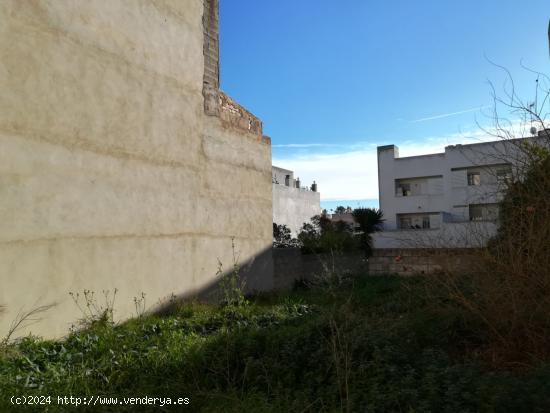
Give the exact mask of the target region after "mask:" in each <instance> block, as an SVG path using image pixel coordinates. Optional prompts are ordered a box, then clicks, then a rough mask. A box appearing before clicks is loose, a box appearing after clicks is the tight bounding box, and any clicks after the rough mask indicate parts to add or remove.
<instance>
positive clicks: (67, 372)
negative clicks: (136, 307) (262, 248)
mask: <svg viewBox="0 0 550 413" xmlns="http://www.w3.org/2000/svg"><path fill="white" fill-rule="evenodd" d="M425 288H426V283H425V280H424V279H415V278H410V279H400V278H396V277H359V278H353V279H350V280H348V281H347V282H345V283H343V284H341V285H340V288H339V289H331V290H330V291H327V290H326V289H313V290H303V291H295V292H292V293H287V294H282V295H267V296H260V297H256V298H255V299H251V300H250V302H249V304H248V305H243V306H237V305H230V304H227V303H226V304H225V305H220V306H212V305H204V304H199V303H189V304H186V305H182V306H179V307H177V309H176V310H174V312H173V313H172V314H170V315H165V316H162V317H161V316H155V315H145V316H143V317H140V318H136V319H134V320H130V321H128V322H126V323H124V324H122V325H113V324H111V323H92V325H90V326H89V327H88V328H86V329H84V330H80V331H74V332H72V333H71V334H70V335H69V336H68V337H67V338H66V339H65V340H59V341H50V340H40V339H37V338H33V337H27V338H25V339H22V340H20V341H18V342H17V343H13V344H11V345H9V346H8V348H7V349H5V350H4V351H3V352H2V355H1V356H0V411H18V410H17V407H16V406H12V405H10V404H9V396H11V395H14V394H18V395H22V394H25V395H78V396H91V395H112V396H117V397H123V396H128V397H139V396H145V395H150V396H157V397H160V396H170V397H189V398H190V399H191V404H190V406H189V407H188V408H187V410H191V411H201V412H222V411H223V412H244V411H246V412H336V411H345V412H453V413H455V412H478V411H486V412H494V411H498V412H544V411H548V410H549V409H550V380H549V379H550V368H548V367H546V366H544V365H542V364H539V365H538V366H537V368H536V369H534V370H532V371H530V372H528V373H525V374H524V375H522V376H516V375H514V374H511V373H506V372H503V371H492V372H491V371H488V370H487V369H486V366H485V365H484V364H483V363H482V361H480V360H479V359H478V357H477V356H476V353H475V351H471V349H472V348H477V347H478V346H480V345H482V344H483V343H484V342H485V341H486V340H488V339H489V338H488V336H487V334H485V331H486V330H485V327H484V326H483V325H482V324H480V323H478V322H477V321H476V319H475V318H473V317H471V316H470V314H469V313H468V312H467V311H464V310H463V309H462V308H461V307H460V306H456V305H452V304H451V303H448V302H447V301H445V300H444V298H442V297H443V296H444V294H442V295H441V296H440V297H441V298H437V299H436V300H434V299H426V295H425V293H424V292H425ZM443 304H445V305H443ZM67 410H68V409H67V407H66V406H65V407H57V406H54V405H51V406H50V407H49V411H67ZM69 410H70V409H69ZM75 410H76V409H75ZM78 410H79V411H102V412H106V411H117V412H118V411H136V407H135V406H133V407H132V408H127V409H126V410H125V409H124V407H123V406H118V405H117V406H116V407H111V408H108V407H106V406H102V408H100V409H98V408H96V409H95V410H94V408H88V409H87V408H86V407H83V406H80V407H79V409H78ZM137 410H138V411H158V407H157V408H152V407H151V408H150V409H149V410H147V408H145V407H144V406H141V407H140V408H139V409H137ZM182 410H183V411H185V410H186V409H182ZM20 411H28V409H24V408H20ZM164 411H178V410H177V409H169V408H167V407H165V410H164Z"/></svg>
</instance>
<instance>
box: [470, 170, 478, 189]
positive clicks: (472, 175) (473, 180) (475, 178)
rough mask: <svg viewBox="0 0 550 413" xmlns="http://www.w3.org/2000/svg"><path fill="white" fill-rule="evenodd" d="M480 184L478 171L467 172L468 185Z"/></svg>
mask: <svg viewBox="0 0 550 413" xmlns="http://www.w3.org/2000/svg"><path fill="white" fill-rule="evenodd" d="M478 185H481V176H480V174H479V172H468V186H478Z"/></svg>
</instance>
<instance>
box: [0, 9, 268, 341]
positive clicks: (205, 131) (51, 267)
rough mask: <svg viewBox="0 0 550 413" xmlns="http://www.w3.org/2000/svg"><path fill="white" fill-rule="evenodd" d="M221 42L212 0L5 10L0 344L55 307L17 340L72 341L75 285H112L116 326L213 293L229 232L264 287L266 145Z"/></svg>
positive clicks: (1, 26)
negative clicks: (225, 85) (230, 79)
mask: <svg viewBox="0 0 550 413" xmlns="http://www.w3.org/2000/svg"><path fill="white" fill-rule="evenodd" d="M204 5H206V9H205V8H204ZM204 11H206V12H208V14H204V13H203V12H204ZM205 24H206V26H205ZM217 33H218V30H217V1H216V0H204V4H203V0H186V1H183V2H182V1H170V0H165V1H162V0H154V1H145V0H135V1H134V0H120V1H117V2H71V1H68V0H56V1H48V0H44V1H40V2H38V1H25V2H21V1H17V0H6V1H3V2H1V3H0V89H1V90H2V93H0V283H1V288H0V305H4V306H5V307H6V309H5V312H4V313H3V314H2V316H1V317H0V336H1V335H3V334H4V333H5V331H6V330H7V328H8V326H9V323H10V322H11V320H13V318H15V317H16V315H17V313H18V312H19V311H21V310H29V309H30V308H31V307H33V306H38V305H44V304H49V303H54V302H55V303H56V304H57V306H56V307H55V308H54V309H51V310H49V311H48V312H47V313H46V314H44V319H43V320H42V321H41V322H40V323H38V324H35V325H33V326H31V327H30V330H26V331H22V332H21V333H27V332H28V331H32V332H33V333H36V334H43V335H46V336H59V335H62V334H65V333H66V331H67V329H68V327H69V326H70V324H71V323H73V322H75V321H76V320H77V319H78V318H79V317H80V314H79V313H78V311H77V308H76V306H75V305H74V304H73V303H72V301H71V299H70V297H69V295H68V293H69V292H70V291H72V292H77V291H82V290H83V289H90V290H93V291H98V292H101V291H102V290H111V291H112V290H114V289H115V288H117V289H118V290H119V294H118V297H117V303H116V312H115V316H116V317H117V318H118V319H122V318H125V317H128V316H130V315H132V311H133V301H132V298H133V297H137V296H139V295H140V293H141V292H145V293H146V294H147V302H148V303H149V304H152V305H153V304H155V303H156V302H159V300H162V299H163V297H166V296H169V295H170V294H172V293H174V294H176V295H178V296H188V295H190V294H195V293H198V292H200V291H201V290H202V289H203V288H207V287H208V288H210V286H212V285H213V284H215V274H216V270H217V266H218V259H220V260H221V261H222V262H223V263H224V264H225V266H226V267H230V264H231V262H232V250H231V240H232V238H235V243H236V247H237V252H238V253H239V257H240V261H241V262H243V263H247V265H246V266H245V268H244V270H245V271H247V274H246V275H247V277H248V278H249V279H250V280H251V281H250V283H249V286H250V287H251V288H256V289H268V288H271V287H272V285H273V278H272V271H273V266H272V261H271V254H270V252H269V253H267V251H270V246H271V241H272V234H271V219H272V206H271V202H272V201H271V196H272V194H271V146H270V142H269V139H266V138H265V137H263V135H262V129H261V121H259V120H258V119H257V118H256V117H254V115H252V114H251V113H250V112H248V111H246V110H245V109H244V108H242V107H241V106H240V105H238V104H237V103H236V102H233V101H232V100H231V99H230V98H228V97H227V98H225V95H224V94H223V93H222V92H220V91H219V56H218V53H219V52H218V48H219V46H218V43H219V41H218V34H217ZM205 39H208V47H205ZM228 102H230V104H229V103H228ZM229 107H231V109H232V110H228V108H229ZM208 108H210V109H211V111H210V112H209V111H208ZM205 111H206V112H205Z"/></svg>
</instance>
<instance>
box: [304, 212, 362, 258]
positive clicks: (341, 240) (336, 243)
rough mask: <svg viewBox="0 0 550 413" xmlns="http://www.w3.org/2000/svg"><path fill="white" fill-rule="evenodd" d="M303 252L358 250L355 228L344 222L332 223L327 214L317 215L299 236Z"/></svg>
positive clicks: (305, 225) (306, 224)
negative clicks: (354, 233)
mask: <svg viewBox="0 0 550 413" xmlns="http://www.w3.org/2000/svg"><path fill="white" fill-rule="evenodd" d="M298 240H299V241H300V243H301V244H302V252H304V253H306V254H311V253H325V252H338V253H341V252H349V251H354V250H356V249H357V242H356V239H355V237H354V235H353V228H352V227H351V225H349V224H348V223H346V222H343V221H335V222H334V221H332V220H331V219H330V218H329V217H328V216H327V215H326V214H321V215H315V216H314V217H312V218H311V220H310V222H309V223H304V225H303V226H302V230H301V231H300V233H299V234H298Z"/></svg>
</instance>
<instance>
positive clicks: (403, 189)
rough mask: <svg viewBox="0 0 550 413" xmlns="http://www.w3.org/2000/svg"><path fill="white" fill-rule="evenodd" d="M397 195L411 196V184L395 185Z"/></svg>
mask: <svg viewBox="0 0 550 413" xmlns="http://www.w3.org/2000/svg"><path fill="white" fill-rule="evenodd" d="M397 195H401V196H411V184H399V186H398V187H397Z"/></svg>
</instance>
